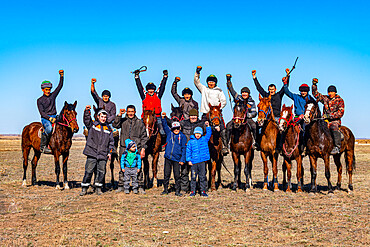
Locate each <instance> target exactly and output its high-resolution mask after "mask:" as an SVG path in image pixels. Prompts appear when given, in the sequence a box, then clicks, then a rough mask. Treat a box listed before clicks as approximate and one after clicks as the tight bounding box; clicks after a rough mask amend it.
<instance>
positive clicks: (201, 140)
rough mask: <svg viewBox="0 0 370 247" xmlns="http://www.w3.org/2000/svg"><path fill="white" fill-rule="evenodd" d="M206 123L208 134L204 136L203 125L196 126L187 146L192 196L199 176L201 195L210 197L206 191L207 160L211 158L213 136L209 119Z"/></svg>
mask: <svg viewBox="0 0 370 247" xmlns="http://www.w3.org/2000/svg"><path fill="white" fill-rule="evenodd" d="M205 124H206V126H207V128H206V135H205V136H202V135H203V129H202V128H201V127H196V128H195V129H194V135H192V136H191V137H190V140H189V142H188V144H187V147H186V161H188V162H189V165H190V166H191V183H190V189H191V193H190V196H195V189H196V185H197V176H198V177H199V183H200V191H201V193H200V195H201V196H205V197H208V195H207V193H206V189H207V179H206V161H207V160H209V159H210V155H209V148H208V141H209V139H210V138H211V135H212V129H211V127H209V122H208V121H207V122H206V123H205Z"/></svg>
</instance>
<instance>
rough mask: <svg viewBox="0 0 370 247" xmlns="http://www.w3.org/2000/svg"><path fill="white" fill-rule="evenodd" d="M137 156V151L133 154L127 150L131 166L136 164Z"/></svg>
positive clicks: (127, 158)
mask: <svg viewBox="0 0 370 247" xmlns="http://www.w3.org/2000/svg"><path fill="white" fill-rule="evenodd" d="M136 154H137V150H136V151H135V152H131V151H130V150H127V156H126V160H127V162H128V164H129V165H130V166H132V164H133V163H134V160H135V158H136Z"/></svg>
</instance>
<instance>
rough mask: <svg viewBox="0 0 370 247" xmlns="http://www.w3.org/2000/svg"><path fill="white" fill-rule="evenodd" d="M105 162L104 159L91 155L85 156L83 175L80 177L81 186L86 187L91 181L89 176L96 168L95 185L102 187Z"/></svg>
mask: <svg viewBox="0 0 370 247" xmlns="http://www.w3.org/2000/svg"><path fill="white" fill-rule="evenodd" d="M106 164H107V161H106V160H98V159H96V158H93V157H87V160H86V164H85V175H84V178H83V179H82V183H81V186H82V187H88V186H89V185H90V182H91V178H92V176H93V174H94V170H95V169H96V179H95V186H97V187H102V186H103V183H104V178H105V168H106V167H105V165H106Z"/></svg>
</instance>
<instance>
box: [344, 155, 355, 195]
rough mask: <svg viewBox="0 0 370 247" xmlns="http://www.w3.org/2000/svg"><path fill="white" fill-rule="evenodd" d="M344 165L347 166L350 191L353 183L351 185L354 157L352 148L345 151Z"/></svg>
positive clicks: (349, 191)
mask: <svg viewBox="0 0 370 247" xmlns="http://www.w3.org/2000/svg"><path fill="white" fill-rule="evenodd" d="M344 158H345V161H346V166H347V172H348V179H349V180H348V193H351V192H352V191H353V185H352V172H353V168H354V166H353V163H354V159H355V151H354V150H348V151H346V152H345V155H344Z"/></svg>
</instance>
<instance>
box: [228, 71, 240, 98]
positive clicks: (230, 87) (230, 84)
mask: <svg viewBox="0 0 370 247" xmlns="http://www.w3.org/2000/svg"><path fill="white" fill-rule="evenodd" d="M226 81H227V83H226V85H227V89H229V92H230V93H231V96H233V99H234V101H235V100H236V98H237V97H238V93H237V92H236V91H235V90H234V87H233V84H232V83H231V75H230V74H227V75H226Z"/></svg>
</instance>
